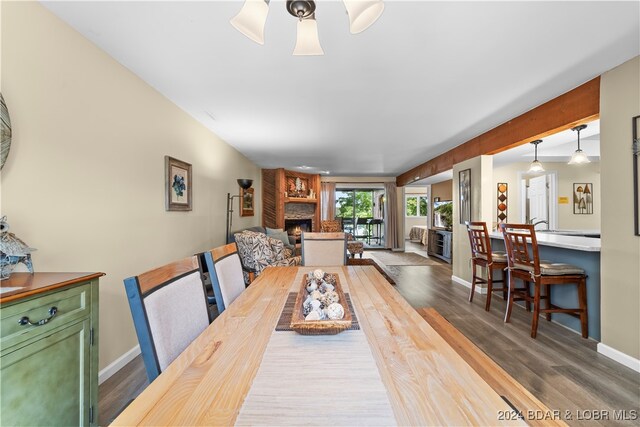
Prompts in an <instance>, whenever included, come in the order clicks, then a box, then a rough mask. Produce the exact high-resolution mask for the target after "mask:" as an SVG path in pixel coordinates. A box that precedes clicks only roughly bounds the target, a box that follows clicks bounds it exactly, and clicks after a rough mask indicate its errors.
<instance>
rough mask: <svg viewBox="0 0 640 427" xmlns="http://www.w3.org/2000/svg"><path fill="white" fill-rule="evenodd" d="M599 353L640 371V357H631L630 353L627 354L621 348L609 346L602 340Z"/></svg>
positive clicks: (599, 344)
mask: <svg viewBox="0 0 640 427" xmlns="http://www.w3.org/2000/svg"><path fill="white" fill-rule="evenodd" d="M598 353H600V354H602V355H603V356H607V357H608V358H609V359H612V360H615V361H616V362H618V363H620V364H622V365H624V366H626V367H627V368H630V369H633V370H634V371H636V372H640V359H636V358H634V357H631V356H629V355H628V354H625V353H623V352H621V351H620V350H616V349H615V348H613V347H609V346H608V345H606V344H602V343H601V342H599V343H598Z"/></svg>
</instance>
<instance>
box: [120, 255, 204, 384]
mask: <svg viewBox="0 0 640 427" xmlns="http://www.w3.org/2000/svg"><path fill="white" fill-rule="evenodd" d="M124 286H125V289H126V291H127V298H128V300H129V306H130V308H131V314H132V316H133V323H134V325H135V328H136V333H137V335H138V341H139V343H140V349H141V351H142V359H143V360H144V364H145V368H146V370H147V376H148V377H149V382H152V381H153V380H154V379H155V378H156V377H157V376H158V375H160V373H161V372H162V371H164V370H165V369H166V368H167V366H169V364H171V362H172V361H173V360H174V359H175V358H176V357H177V356H178V355H179V354H180V353H182V351H184V349H185V348H187V346H188V345H189V344H190V343H191V342H192V341H193V340H194V339H195V338H196V337H197V336H198V335H200V333H201V332H202V331H204V330H205V329H206V328H207V326H208V325H209V312H208V308H207V302H206V293H205V289H204V284H203V282H202V276H201V274H200V269H199V267H198V260H197V257H195V256H193V257H189V258H185V259H182V260H180V261H175V262H172V263H170V264H167V265H165V266H162V267H159V268H156V269H154V270H150V271H147V272H146V273H142V274H140V275H138V276H134V277H129V278H128V279H125V280H124Z"/></svg>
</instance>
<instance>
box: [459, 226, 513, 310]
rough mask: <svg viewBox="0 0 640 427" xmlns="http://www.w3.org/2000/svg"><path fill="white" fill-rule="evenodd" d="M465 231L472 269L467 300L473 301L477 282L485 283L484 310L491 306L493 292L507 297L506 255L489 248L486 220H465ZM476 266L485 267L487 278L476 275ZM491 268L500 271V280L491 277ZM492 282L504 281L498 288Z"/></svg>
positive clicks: (489, 240) (489, 241)
mask: <svg viewBox="0 0 640 427" xmlns="http://www.w3.org/2000/svg"><path fill="white" fill-rule="evenodd" d="M465 224H466V225H467V232H468V233H469V243H470V244H471V268H472V269H473V279H472V280H471V292H470V293H469V302H473V295H474V294H475V290H476V284H477V283H486V284H487V303H486V304H485V306H484V309H485V310H486V311H489V308H490V307H491V295H492V294H493V292H494V291H495V292H502V297H503V298H504V299H505V300H506V299H507V290H508V289H509V287H508V284H507V276H506V274H505V270H506V268H507V255H506V254H505V253H504V252H493V251H492V250H491V239H489V232H488V230H487V223H486V222H469V221H467V222H465ZM478 266H480V267H484V268H486V269H487V278H486V279H484V278H483V277H480V276H478V275H477V272H478V268H477V267H478ZM493 270H501V271H502V280H494V279H493ZM494 283H504V286H502V287H500V288H495V289H494V287H493V284H494Z"/></svg>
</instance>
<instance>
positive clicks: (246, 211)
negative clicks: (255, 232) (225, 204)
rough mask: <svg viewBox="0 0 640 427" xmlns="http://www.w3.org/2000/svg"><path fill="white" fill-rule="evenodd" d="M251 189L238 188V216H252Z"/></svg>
mask: <svg viewBox="0 0 640 427" xmlns="http://www.w3.org/2000/svg"><path fill="white" fill-rule="evenodd" d="M253 196H254V193H253V188H247V189H246V190H245V189H243V188H242V187H240V216H253V212H254V203H255V202H254V199H255V198H254V197H253Z"/></svg>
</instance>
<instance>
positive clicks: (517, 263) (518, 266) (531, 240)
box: [500, 224, 589, 338]
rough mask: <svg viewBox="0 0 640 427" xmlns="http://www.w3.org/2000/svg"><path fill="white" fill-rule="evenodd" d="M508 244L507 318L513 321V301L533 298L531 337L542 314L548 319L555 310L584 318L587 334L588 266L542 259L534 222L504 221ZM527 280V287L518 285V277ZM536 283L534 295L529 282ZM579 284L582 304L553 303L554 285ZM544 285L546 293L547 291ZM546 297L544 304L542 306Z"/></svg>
mask: <svg viewBox="0 0 640 427" xmlns="http://www.w3.org/2000/svg"><path fill="white" fill-rule="evenodd" d="M500 230H501V231H502V235H503V236H504V242H505V246H506V248H507V263H508V265H509V267H508V268H509V300H508V303H507V311H506V313H505V317H504V321H505V322H509V320H510V318H511V310H512V308H513V302H514V301H518V300H524V301H525V304H529V303H530V302H533V319H532V321H531V338H535V337H536V335H537V332H538V317H539V316H540V313H544V314H545V318H546V320H547V321H549V320H551V313H565V314H569V315H571V316H575V317H578V318H579V319H580V328H581V332H582V337H583V338H587V337H588V335H589V328H588V323H587V318H588V317H587V276H586V274H585V272H584V270H583V269H582V268H580V267H576V266H574V265H571V264H564V263H554V262H553V261H546V260H540V255H539V253H538V241H537V239H536V232H535V229H534V226H533V225H531V224H500ZM514 279H520V280H522V281H523V282H524V284H525V286H524V287H523V288H516V287H515V280H514ZM530 282H532V283H533V287H534V289H533V296H531V294H530V292H529V283H530ZM552 285H553V286H556V285H577V288H578V298H577V299H578V308H562V307H558V306H556V305H554V304H552V303H551V286H552ZM543 288H544V295H543V292H542V291H543ZM540 301H544V308H540Z"/></svg>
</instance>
